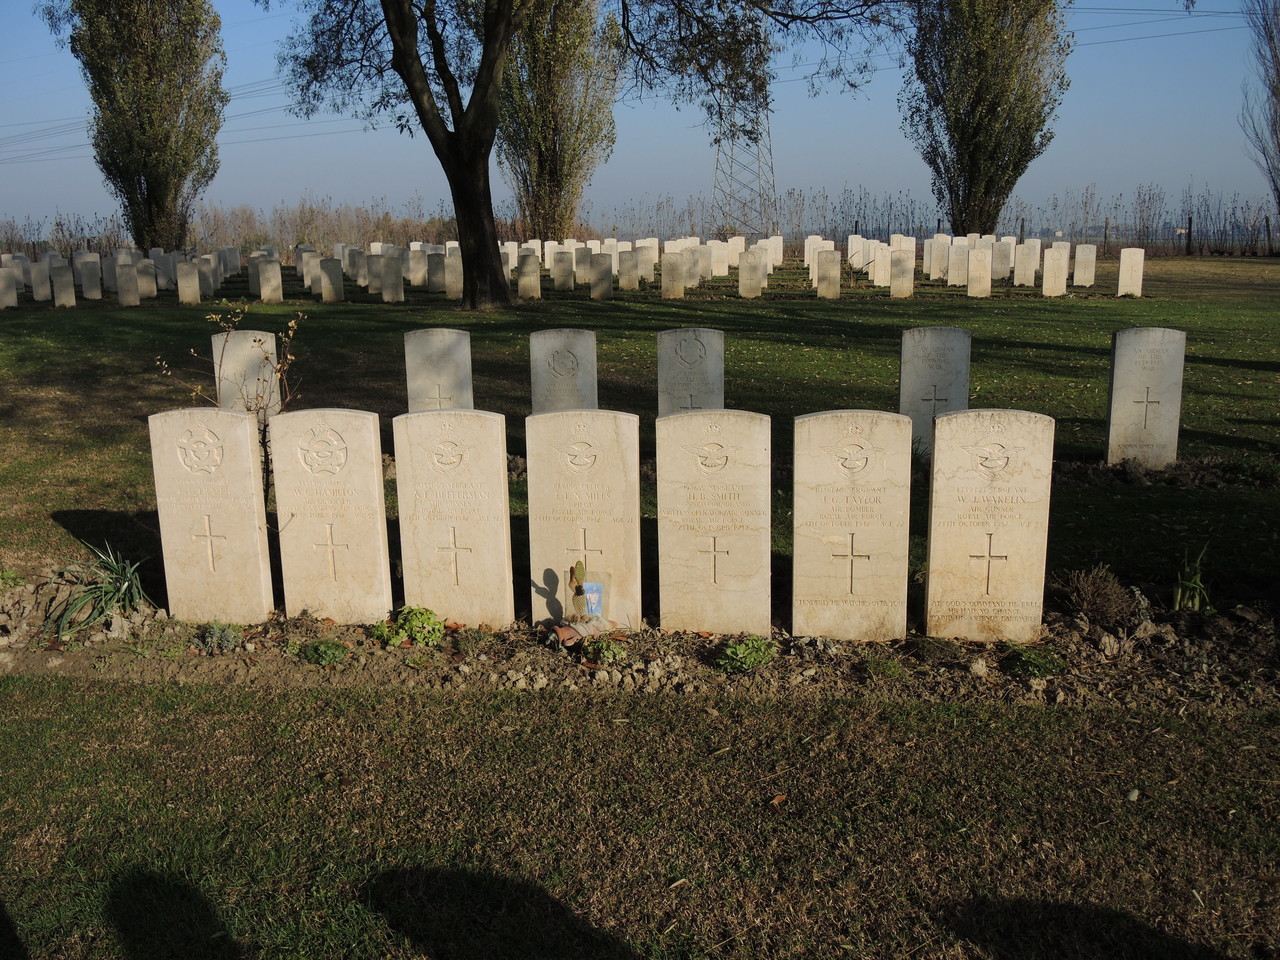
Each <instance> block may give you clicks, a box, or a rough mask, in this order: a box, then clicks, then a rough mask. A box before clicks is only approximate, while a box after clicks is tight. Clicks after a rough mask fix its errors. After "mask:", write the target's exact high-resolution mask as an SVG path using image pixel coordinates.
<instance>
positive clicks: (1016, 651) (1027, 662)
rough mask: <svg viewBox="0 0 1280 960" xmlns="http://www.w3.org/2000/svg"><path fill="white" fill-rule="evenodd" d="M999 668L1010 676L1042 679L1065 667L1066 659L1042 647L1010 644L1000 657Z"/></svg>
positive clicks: (1059, 671)
mask: <svg viewBox="0 0 1280 960" xmlns="http://www.w3.org/2000/svg"><path fill="white" fill-rule="evenodd" d="M1000 669H1001V670H1003V671H1004V672H1005V673H1007V674H1009V676H1011V677H1025V678H1027V679H1032V680H1042V679H1044V678H1045V677H1052V676H1055V675H1057V674H1059V673H1062V672H1063V671H1064V670H1066V669H1067V664H1066V661H1065V660H1063V659H1062V658H1061V657H1060V656H1058V655H1057V654H1056V653H1054V652H1053V651H1051V650H1046V649H1044V648H1043V647H1024V646H1010V647H1009V648H1008V649H1007V650H1006V651H1005V654H1004V656H1003V657H1001V658H1000Z"/></svg>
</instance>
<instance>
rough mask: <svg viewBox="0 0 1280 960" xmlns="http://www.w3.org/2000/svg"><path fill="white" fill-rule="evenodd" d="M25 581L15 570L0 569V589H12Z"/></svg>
mask: <svg viewBox="0 0 1280 960" xmlns="http://www.w3.org/2000/svg"><path fill="white" fill-rule="evenodd" d="M26 582H27V581H26V580H25V579H24V578H23V576H22V574H20V573H19V572H18V571H17V570H4V569H0V590H12V589H13V588H14V587H20V586H22V585H23V584H24V583H26Z"/></svg>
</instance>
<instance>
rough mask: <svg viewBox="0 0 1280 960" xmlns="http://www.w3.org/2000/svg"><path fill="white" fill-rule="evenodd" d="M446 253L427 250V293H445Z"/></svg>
mask: <svg viewBox="0 0 1280 960" xmlns="http://www.w3.org/2000/svg"><path fill="white" fill-rule="evenodd" d="M444 289H445V284H444V254H443V253H432V252H430V251H428V252H427V293H444Z"/></svg>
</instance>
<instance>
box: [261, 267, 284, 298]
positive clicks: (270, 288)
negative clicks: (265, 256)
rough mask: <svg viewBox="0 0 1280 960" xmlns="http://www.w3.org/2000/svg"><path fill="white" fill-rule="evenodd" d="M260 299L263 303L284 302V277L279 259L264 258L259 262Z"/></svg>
mask: <svg viewBox="0 0 1280 960" xmlns="http://www.w3.org/2000/svg"><path fill="white" fill-rule="evenodd" d="M258 289H259V291H260V293H259V297H258V299H260V300H261V301H262V302H263V303H284V279H283V277H281V275H280V261H279V260H263V261H262V262H261V263H260V264H258Z"/></svg>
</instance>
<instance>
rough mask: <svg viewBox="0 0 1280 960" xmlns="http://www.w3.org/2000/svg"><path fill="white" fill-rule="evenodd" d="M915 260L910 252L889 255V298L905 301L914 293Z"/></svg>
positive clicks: (902, 251) (896, 252)
mask: <svg viewBox="0 0 1280 960" xmlns="http://www.w3.org/2000/svg"><path fill="white" fill-rule="evenodd" d="M915 282H916V259H915V255H914V254H913V253H912V252H911V251H910V250H894V251H893V252H892V253H890V254H889V296H890V297H893V298H896V299H906V298H908V297H910V296H911V295H912V294H913V293H914V292H915Z"/></svg>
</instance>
